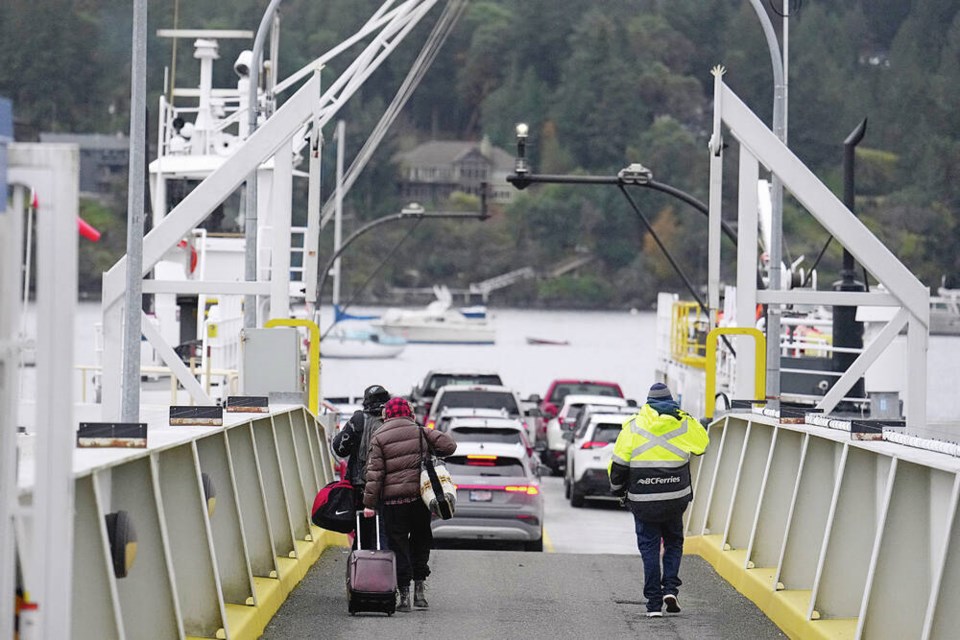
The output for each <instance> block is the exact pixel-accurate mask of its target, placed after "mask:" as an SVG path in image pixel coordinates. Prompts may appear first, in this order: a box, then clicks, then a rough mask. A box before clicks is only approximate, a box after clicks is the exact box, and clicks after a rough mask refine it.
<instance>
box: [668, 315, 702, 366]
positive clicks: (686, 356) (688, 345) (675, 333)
mask: <svg viewBox="0 0 960 640" xmlns="http://www.w3.org/2000/svg"><path fill="white" fill-rule="evenodd" d="M670 326H671V335H670V353H671V355H672V356H673V358H674V359H675V360H677V361H679V362H682V363H683V364H686V365H689V366H692V367H698V368H701V369H702V368H703V367H705V366H706V356H707V332H709V331H710V320H709V318H708V317H707V315H706V314H705V313H704V312H703V311H702V309H701V308H700V305H699V304H697V303H696V302H687V301H678V302H674V303H673V320H672V322H671V323H670Z"/></svg>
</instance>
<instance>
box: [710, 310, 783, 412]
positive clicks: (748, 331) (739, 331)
mask: <svg viewBox="0 0 960 640" xmlns="http://www.w3.org/2000/svg"><path fill="white" fill-rule="evenodd" d="M721 335H738V336H753V339H754V340H755V341H756V343H757V344H756V348H755V349H754V379H753V380H754V382H753V389H754V391H753V395H754V398H755V399H756V400H763V399H764V398H765V390H766V388H767V370H766V363H765V357H764V356H765V354H766V346H767V339H766V338H765V337H764V335H763V332H762V331H760V330H759V329H756V328H754V327H717V328H715V329H711V330H710V333H708V334H707V379H706V385H705V386H706V392H705V393H706V398H704V400H705V403H704V411H705V413H706V414H707V419H712V418H713V410H714V409H715V408H716V402H717V398H716V396H717V337H719V336H721Z"/></svg>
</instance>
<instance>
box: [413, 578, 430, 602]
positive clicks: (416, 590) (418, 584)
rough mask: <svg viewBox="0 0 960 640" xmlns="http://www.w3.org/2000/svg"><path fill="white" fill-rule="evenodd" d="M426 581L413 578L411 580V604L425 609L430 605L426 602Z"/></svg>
mask: <svg viewBox="0 0 960 640" xmlns="http://www.w3.org/2000/svg"><path fill="white" fill-rule="evenodd" d="M426 590H427V583H426V580H414V581H413V605H414V606H415V607H419V608H421V609H426V608H427V607H429V606H430V605H429V604H427V596H426Z"/></svg>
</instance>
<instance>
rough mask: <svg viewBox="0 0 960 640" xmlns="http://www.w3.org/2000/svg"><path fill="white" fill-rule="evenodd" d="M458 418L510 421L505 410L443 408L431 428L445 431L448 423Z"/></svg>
mask: <svg viewBox="0 0 960 640" xmlns="http://www.w3.org/2000/svg"><path fill="white" fill-rule="evenodd" d="M458 418H491V419H497V418H500V419H503V420H512V419H513V418H511V417H510V414H508V413H507V410H506V409H502V408H501V409H478V408H477V407H444V408H443V409H441V410H440V413H439V415H437V417H436V418H435V420H434V423H433V425H431V428H433V429H436V430H437V431H446V430H447V429H448V428H449V426H450V422H451V421H453V420H456V419H458Z"/></svg>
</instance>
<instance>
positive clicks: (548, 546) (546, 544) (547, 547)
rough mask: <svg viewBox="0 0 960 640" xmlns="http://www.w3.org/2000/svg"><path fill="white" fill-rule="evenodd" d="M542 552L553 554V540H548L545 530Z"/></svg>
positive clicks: (544, 530) (545, 530)
mask: <svg viewBox="0 0 960 640" xmlns="http://www.w3.org/2000/svg"><path fill="white" fill-rule="evenodd" d="M543 550H544V551H546V552H547V553H553V551H554V549H553V540H551V539H550V536H548V535H547V529H546V527H544V529H543Z"/></svg>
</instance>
